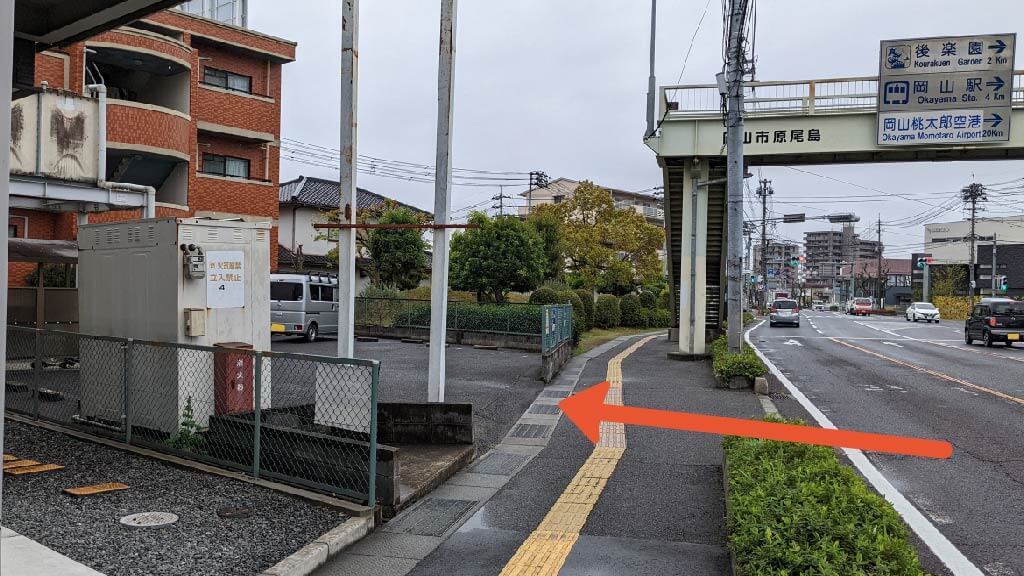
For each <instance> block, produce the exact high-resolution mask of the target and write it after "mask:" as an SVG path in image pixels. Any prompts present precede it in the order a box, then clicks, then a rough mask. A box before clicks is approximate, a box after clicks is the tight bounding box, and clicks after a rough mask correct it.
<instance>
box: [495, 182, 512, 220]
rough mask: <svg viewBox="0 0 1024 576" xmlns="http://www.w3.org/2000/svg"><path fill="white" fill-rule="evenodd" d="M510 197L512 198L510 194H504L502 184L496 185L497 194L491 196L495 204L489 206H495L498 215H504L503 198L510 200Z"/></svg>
mask: <svg viewBox="0 0 1024 576" xmlns="http://www.w3.org/2000/svg"><path fill="white" fill-rule="evenodd" d="M511 199H512V197H511V196H507V195H506V194H505V187H504V186H498V195H497V196H491V200H494V201H496V202H497V204H495V205H492V206H491V208H497V209H498V215H500V216H504V215H505V200H511Z"/></svg>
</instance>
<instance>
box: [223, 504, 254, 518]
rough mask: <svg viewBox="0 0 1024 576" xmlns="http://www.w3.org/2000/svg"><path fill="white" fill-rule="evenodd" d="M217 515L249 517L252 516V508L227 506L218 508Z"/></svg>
mask: <svg viewBox="0 0 1024 576" xmlns="http://www.w3.org/2000/svg"><path fill="white" fill-rule="evenodd" d="M217 516H220V517H221V518H248V517H250V516H252V508H246V507H244V506H226V507H224V508H218V509H217Z"/></svg>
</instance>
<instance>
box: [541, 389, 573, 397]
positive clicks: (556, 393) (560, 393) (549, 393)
mask: <svg viewBox="0 0 1024 576" xmlns="http://www.w3.org/2000/svg"><path fill="white" fill-rule="evenodd" d="M540 395H541V396H543V397H545V398H565V397H567V396H569V391H568V390H545V391H543V392H541V394H540Z"/></svg>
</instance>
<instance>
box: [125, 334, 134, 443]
mask: <svg viewBox="0 0 1024 576" xmlns="http://www.w3.org/2000/svg"><path fill="white" fill-rule="evenodd" d="M134 349H135V340H134V339H133V338H129V339H128V341H127V342H125V344H124V394H123V396H124V443H125V444H131V443H132V422H133V421H134V420H135V419H134V418H132V362H133V356H132V353H133V350H134Z"/></svg>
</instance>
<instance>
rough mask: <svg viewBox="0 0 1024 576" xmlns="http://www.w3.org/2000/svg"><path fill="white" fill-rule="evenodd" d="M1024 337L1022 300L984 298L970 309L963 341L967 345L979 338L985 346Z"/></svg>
mask: <svg viewBox="0 0 1024 576" xmlns="http://www.w3.org/2000/svg"><path fill="white" fill-rule="evenodd" d="M1021 339H1024V302H1018V301H1016V300H1010V299H1008V298H985V299H983V300H982V301H981V303H980V304H976V305H975V306H974V308H972V309H971V315H970V317H969V318H967V322H966V325H965V326H964V341H965V342H967V344H968V345H970V344H973V343H974V341H975V340H981V341H982V342H984V343H985V346H992V345H993V344H994V343H996V342H1005V343H1006V345H1007V346H1013V343H1014V342H1020V341H1021Z"/></svg>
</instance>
